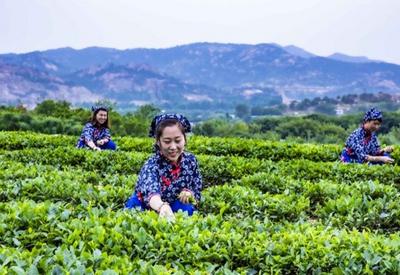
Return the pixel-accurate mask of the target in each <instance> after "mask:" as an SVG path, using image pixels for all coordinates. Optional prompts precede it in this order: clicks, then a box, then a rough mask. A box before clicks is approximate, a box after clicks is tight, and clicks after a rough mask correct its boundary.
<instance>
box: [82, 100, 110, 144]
mask: <svg viewBox="0 0 400 275" xmlns="http://www.w3.org/2000/svg"><path fill="white" fill-rule="evenodd" d="M92 111H93V114H92V118H91V120H90V122H88V123H86V125H85V127H84V128H83V130H82V134H81V136H80V138H79V140H78V143H77V145H76V147H77V148H87V149H92V150H97V151H101V150H116V149H117V146H116V145H115V143H114V142H113V141H112V140H111V134H110V121H109V117H108V108H107V107H104V106H96V107H92Z"/></svg>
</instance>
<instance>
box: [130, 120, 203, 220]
mask: <svg viewBox="0 0 400 275" xmlns="http://www.w3.org/2000/svg"><path fill="white" fill-rule="evenodd" d="M190 131H191V126H190V123H189V121H188V120H187V119H186V118H185V117H184V116H182V115H179V114H163V115H158V116H156V117H155V118H154V119H153V121H152V123H151V127H150V133H149V135H150V136H151V137H154V138H155V141H156V143H155V154H154V155H153V156H151V157H150V158H149V159H148V160H147V162H146V163H145V164H144V166H143V167H142V169H141V171H140V174H139V178H138V181H137V184H136V188H135V191H134V193H133V195H132V197H131V198H130V199H129V200H128V201H127V203H126V207H127V208H135V207H139V208H140V209H142V210H145V209H153V210H155V211H157V212H158V213H159V214H160V216H163V217H167V218H174V214H173V212H177V211H178V210H182V211H184V212H187V213H188V215H192V214H193V211H195V210H196V208H195V205H196V203H198V202H199V201H200V197H201V194H200V192H201V189H202V179H201V174H200V171H199V165H198V163H197V160H196V158H195V156H194V155H193V154H191V153H187V152H185V151H184V148H185V145H186V133H188V132H190Z"/></svg>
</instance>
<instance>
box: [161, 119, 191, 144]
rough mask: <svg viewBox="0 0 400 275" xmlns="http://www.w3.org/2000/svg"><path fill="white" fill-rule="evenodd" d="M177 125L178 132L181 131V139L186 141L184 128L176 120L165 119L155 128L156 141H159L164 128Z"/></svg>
mask: <svg viewBox="0 0 400 275" xmlns="http://www.w3.org/2000/svg"><path fill="white" fill-rule="evenodd" d="M174 125H177V126H178V128H179V130H181V132H182V135H183V137H184V138H185V141H186V134H185V128H184V127H183V126H182V124H181V123H180V122H179V121H178V120H176V119H165V120H163V121H161V122H160V123H159V124H158V125H157V128H156V140H157V141H159V140H160V138H161V135H162V133H163V131H164V129H165V128H166V127H170V126H174Z"/></svg>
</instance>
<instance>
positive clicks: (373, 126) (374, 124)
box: [364, 120, 381, 132]
mask: <svg viewBox="0 0 400 275" xmlns="http://www.w3.org/2000/svg"><path fill="white" fill-rule="evenodd" d="M380 127H381V122H380V121H379V120H369V121H367V122H365V123H364V129H365V130H368V131H371V132H375V131H378V130H379V128H380Z"/></svg>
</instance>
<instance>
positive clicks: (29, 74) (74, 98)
mask: <svg viewBox="0 0 400 275" xmlns="http://www.w3.org/2000/svg"><path fill="white" fill-rule="evenodd" d="M0 94H1V97H0V104H7V105H9V104H11V105H12V104H15V103H17V102H22V103H24V104H27V105H28V107H34V106H35V105H36V104H37V103H39V102H41V101H43V100H45V99H53V100H67V101H69V102H71V103H72V104H75V105H76V104H78V105H80V104H83V103H89V102H93V101H97V100H101V99H104V98H103V97H102V96H100V95H97V94H96V93H94V92H92V91H90V90H88V89H87V88H86V87H84V86H79V85H71V84H68V83H66V82H65V81H64V80H63V79H61V78H58V77H56V76H52V75H49V74H47V73H46V72H43V71H39V70H36V69H33V68H29V67H24V66H17V65H12V64H2V63H0Z"/></svg>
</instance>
